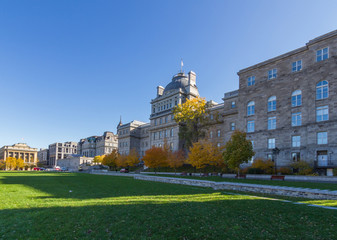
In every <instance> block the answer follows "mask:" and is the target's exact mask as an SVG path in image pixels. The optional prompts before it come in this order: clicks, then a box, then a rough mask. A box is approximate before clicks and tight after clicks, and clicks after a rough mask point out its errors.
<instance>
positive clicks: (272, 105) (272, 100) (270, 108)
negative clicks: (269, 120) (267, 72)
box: [268, 96, 276, 112]
mask: <svg viewBox="0 0 337 240" xmlns="http://www.w3.org/2000/svg"><path fill="white" fill-rule="evenodd" d="M272 111H276V96H271V97H270V98H268V112H272Z"/></svg>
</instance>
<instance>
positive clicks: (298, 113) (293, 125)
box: [291, 112, 302, 127]
mask: <svg viewBox="0 0 337 240" xmlns="http://www.w3.org/2000/svg"><path fill="white" fill-rule="evenodd" d="M294 116H300V124H297V122H298V118H296V124H293V123H294V119H293V117H294ZM291 126H292V127H298V126H302V112H295V113H291Z"/></svg>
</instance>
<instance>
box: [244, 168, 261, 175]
mask: <svg viewBox="0 0 337 240" xmlns="http://www.w3.org/2000/svg"><path fill="white" fill-rule="evenodd" d="M247 173H248V174H263V173H264V171H263V170H262V169H261V168H253V167H250V168H248V171H247Z"/></svg>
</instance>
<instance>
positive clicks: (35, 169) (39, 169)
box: [33, 167, 43, 171]
mask: <svg viewBox="0 0 337 240" xmlns="http://www.w3.org/2000/svg"><path fill="white" fill-rule="evenodd" d="M33 171H43V170H42V169H41V168H39V167H35V168H33Z"/></svg>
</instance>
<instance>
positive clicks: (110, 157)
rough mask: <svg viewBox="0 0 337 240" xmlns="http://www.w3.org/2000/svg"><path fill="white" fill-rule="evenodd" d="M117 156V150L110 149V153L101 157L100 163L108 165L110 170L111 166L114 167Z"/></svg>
mask: <svg viewBox="0 0 337 240" xmlns="http://www.w3.org/2000/svg"><path fill="white" fill-rule="evenodd" d="M117 158H118V152H117V150H116V149H114V150H112V152H111V153H110V154H107V155H105V156H104V157H103V160H102V164H103V165H105V166H108V167H109V169H110V170H111V169H112V168H116V161H117Z"/></svg>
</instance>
